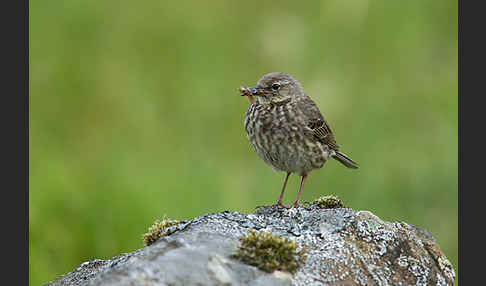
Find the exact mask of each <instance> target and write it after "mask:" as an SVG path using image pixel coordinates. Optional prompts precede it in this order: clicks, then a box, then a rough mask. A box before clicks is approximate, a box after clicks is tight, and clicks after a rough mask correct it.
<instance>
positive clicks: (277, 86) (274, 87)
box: [272, 83, 280, 90]
mask: <svg viewBox="0 0 486 286" xmlns="http://www.w3.org/2000/svg"><path fill="white" fill-rule="evenodd" d="M272 89H273V90H279V89H280V84H278V83H274V84H272Z"/></svg>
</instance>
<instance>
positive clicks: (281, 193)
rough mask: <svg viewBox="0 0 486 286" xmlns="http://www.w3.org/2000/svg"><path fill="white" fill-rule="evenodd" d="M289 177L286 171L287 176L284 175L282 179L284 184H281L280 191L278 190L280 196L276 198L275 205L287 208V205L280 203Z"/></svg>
mask: <svg viewBox="0 0 486 286" xmlns="http://www.w3.org/2000/svg"><path fill="white" fill-rule="evenodd" d="M289 177H290V172H288V173H287V176H285V181H284V184H283V187H282V191H281V192H280V197H279V199H278V202H277V204H275V206H276V207H286V208H288V206H286V205H284V204H282V199H283V194H284V192H285V187H286V186H287V181H288V180H289Z"/></svg>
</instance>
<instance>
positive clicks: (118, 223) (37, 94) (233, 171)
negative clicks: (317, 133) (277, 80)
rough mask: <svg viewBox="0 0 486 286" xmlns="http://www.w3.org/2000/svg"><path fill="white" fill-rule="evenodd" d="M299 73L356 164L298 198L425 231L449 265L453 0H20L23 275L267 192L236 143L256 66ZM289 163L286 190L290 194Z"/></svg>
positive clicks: (253, 159) (257, 168) (453, 251)
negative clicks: (25, 138)
mask: <svg viewBox="0 0 486 286" xmlns="http://www.w3.org/2000/svg"><path fill="white" fill-rule="evenodd" d="M272 71H283V72H287V73H290V74H292V75H293V76H295V77H296V78H297V79H298V80H299V81H300V82H301V83H302V84H303V86H304V88H305V89H306V91H307V93H308V94H309V95H310V96H311V97H312V98H313V99H314V100H315V101H316V102H317V103H318V105H319V107H320V109H321V111H322V112H323V114H324V116H325V117H326V119H327V120H328V121H329V122H330V125H331V126H332V128H333V130H334V131H335V133H336V138H337V141H338V143H339V145H340V146H341V148H342V150H343V151H344V152H345V153H346V154H348V155H349V156H350V157H351V158H353V159H354V160H356V161H357V162H358V163H360V165H361V168H360V169H359V170H357V171H352V170H348V169H345V168H343V167H342V166H340V165H338V164H337V163H336V162H329V163H328V164H326V165H325V167H324V168H323V169H321V170H318V171H315V172H313V173H311V175H310V177H309V181H308V183H307V184H306V188H305V190H304V192H303V200H313V199H315V198H317V197H319V196H322V195H326V194H331V193H333V194H336V195H338V196H339V197H340V198H341V199H343V201H344V202H345V203H346V204H347V205H349V206H351V207H352V208H354V209H366V210H371V211H372V212H374V213H375V214H376V215H378V216H380V217H381V218H383V219H386V220H391V221H406V222H408V223H412V224H415V225H418V226H420V227H423V228H425V229H427V230H429V231H430V232H431V233H432V234H433V235H434V236H435V238H436V239H437V241H438V243H439V245H440V246H441V248H442V250H443V251H444V253H445V254H446V255H447V257H448V258H449V259H450V260H451V262H452V264H453V265H454V267H455V270H456V274H457V275H460V273H457V263H458V246H457V236H458V225H457V219H458V206H457V203H458V201H457V195H458V193H457V189H458V180H457V163H458V161H457V156H458V153H457V147H458V145H457V141H458V137H457V128H458V125H457V3H456V2H454V1H440V0H434V1H432V0H431V1H418V0H414V1H406V2H403V1H402V2H397V1H384V0H379V1H366V0H360V1H359V0H346V1H337V0H334V1H306V2H295V1H283V2H273V3H270V2H260V1H254V0H249V1H240V2H236V1H222V0H220V1H211V2H207V3H206V2H198V1H177V2H175V1H151V0H149V1H144V2H133V1H101V2H100V1H93V0H85V1H74V0H68V1H54V0H46V1H39V0H37V1H30V118H31V121H30V156H31V160H30V171H29V174H30V218H29V219H30V226H29V229H30V260H29V270H30V284H31V285H40V284H43V283H46V282H48V281H51V280H53V279H55V278H56V277H58V276H59V275H62V274H65V273H67V272H69V271H71V270H73V269H74V268H75V267H77V266H78V265H79V264H80V263H82V262H84V261H87V260H92V259H95V258H100V259H108V258H111V257H113V256H115V255H118V254H120V253H123V252H130V251H133V250H135V249H138V248H140V247H142V246H143V243H142V240H141V235H142V234H143V233H144V232H146V230H147V228H148V227H149V226H150V225H151V224H152V223H153V221H154V220H155V219H157V218H161V217H162V216H163V215H167V216H168V217H171V218H175V219H191V218H193V217H195V216H199V215H203V214H205V213H210V212H217V211H222V210H234V211H240V212H251V211H253V210H254V207H255V206H256V205H262V204H270V203H273V202H274V201H275V200H276V199H277V198H278V193H279V191H280V188H281V184H282V182H283V178H284V174H279V173H275V172H274V171H272V170H271V169H270V168H269V167H267V166H266V165H265V163H264V162H263V161H262V160H260V159H259V158H258V157H257V156H256V154H255V153H254V152H253V150H252V149H251V148H250V146H249V143H248V142H247V139H246V135H245V132H244V129H243V118H244V113H245V111H246V108H247V106H248V102H247V100H246V99H244V98H241V97H239V96H238V95H237V92H236V88H237V87H239V86H240V85H251V84H254V83H256V81H257V80H258V79H259V78H260V77H261V76H262V75H263V74H265V73H267V72H272ZM298 184H299V180H298V178H297V177H295V176H293V177H291V179H290V181H289V186H288V192H287V193H286V197H285V200H286V202H291V201H292V200H293V199H294V198H295V195H296V193H297V188H298Z"/></svg>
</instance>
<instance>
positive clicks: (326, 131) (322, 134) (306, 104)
mask: <svg viewBox="0 0 486 286" xmlns="http://www.w3.org/2000/svg"><path fill="white" fill-rule="evenodd" d="M300 106H301V111H302V113H303V114H304V116H305V117H306V124H307V127H308V128H309V129H310V130H311V131H312V133H311V135H312V136H313V138H314V139H316V140H318V141H320V142H321V143H324V144H326V145H328V146H329V147H330V148H331V149H333V150H336V151H337V150H338V149H339V146H338V145H337V143H336V139H335V138H334V134H333V133H332V130H331V127H329V124H328V123H327V121H326V120H325V119H324V117H323V116H322V114H321V112H320V111H319V108H318V107H317V105H316V103H315V102H314V101H313V100H312V99H311V98H310V97H307V96H306V97H305V98H303V99H302V101H301V102H300Z"/></svg>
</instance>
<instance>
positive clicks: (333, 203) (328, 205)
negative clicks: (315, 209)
mask: <svg viewBox="0 0 486 286" xmlns="http://www.w3.org/2000/svg"><path fill="white" fill-rule="evenodd" d="M314 203H315V204H317V205H318V206H319V207H320V208H321V209H337V208H345V207H346V206H345V205H344V203H343V201H341V199H340V198H338V197H337V196H335V195H329V196H324V197H320V198H318V199H317V200H315V201H314Z"/></svg>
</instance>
